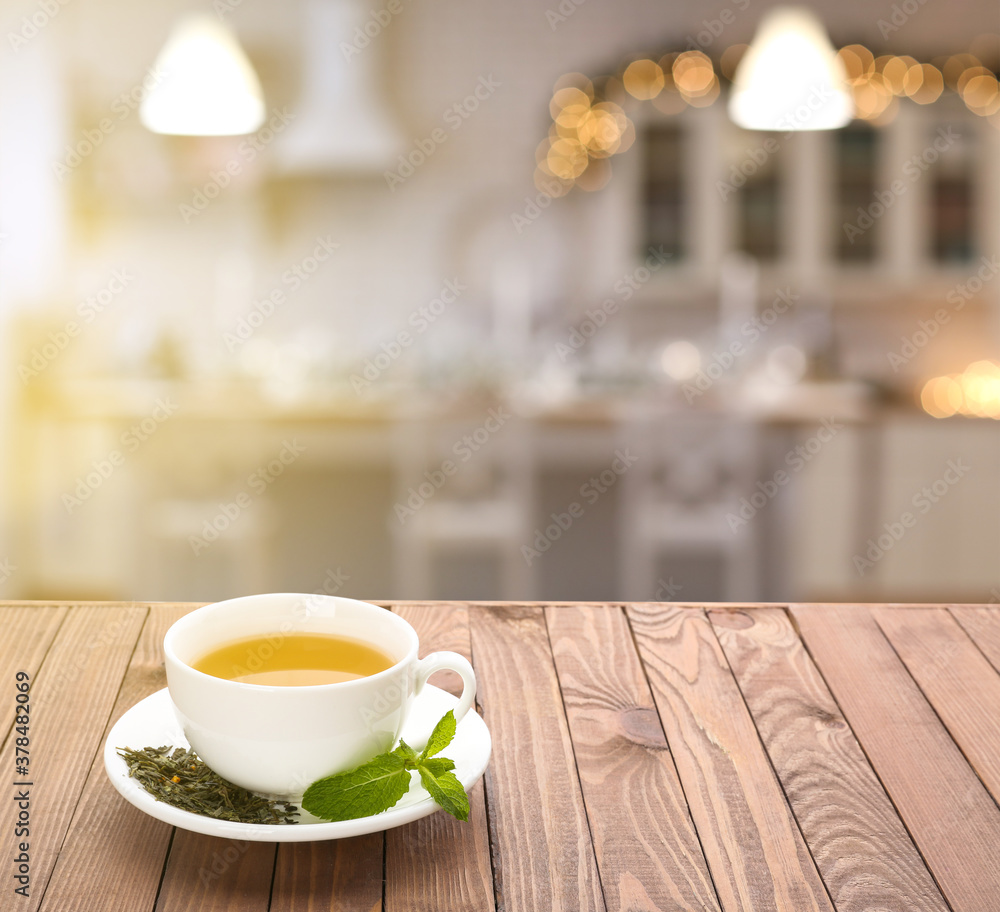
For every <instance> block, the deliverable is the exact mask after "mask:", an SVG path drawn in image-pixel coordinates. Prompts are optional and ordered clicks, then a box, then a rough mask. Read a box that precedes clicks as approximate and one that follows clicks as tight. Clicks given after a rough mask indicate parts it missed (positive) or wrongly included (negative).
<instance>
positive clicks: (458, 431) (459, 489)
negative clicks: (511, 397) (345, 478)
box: [388, 408, 536, 600]
mask: <svg viewBox="0 0 1000 912" xmlns="http://www.w3.org/2000/svg"><path fill="white" fill-rule="evenodd" d="M496 414H501V415H502V414H504V413H503V412H502V410H499V412H498V411H494V413H493V415H494V416H495V415H496ZM487 425H489V426H490V427H492V428H494V430H490V427H487ZM394 431H395V446H394V462H395V470H396V485H395V487H396V497H395V503H394V506H393V508H392V514H391V515H390V516H389V519H388V523H389V528H390V532H391V536H392V541H393V548H394V554H393V567H394V572H395V581H394V582H395V589H396V592H397V593H398V597H400V598H408V599H431V598H441V597H444V596H442V595H441V592H442V591H443V587H442V583H441V581H440V580H437V579H435V573H434V563H435V559H436V558H439V557H441V556H462V555H472V554H476V555H480V554H488V555H490V557H491V558H492V559H494V560H495V561H497V563H498V565H499V581H500V591H499V592H497V593H473V594H472V596H463V595H462V594H456V593H454V592H448V594H447V597H452V598H455V597H459V598H460V597H480V598H499V599H504V600H518V599H532V598H534V597H535V588H536V582H535V572H534V569H533V568H532V567H529V566H528V564H527V562H526V561H525V559H524V556H523V555H522V553H521V546H522V545H524V544H526V543H529V542H530V540H531V532H532V525H531V521H532V509H533V503H534V498H533V473H534V467H533V464H532V463H533V460H532V452H531V433H530V429H529V428H528V427H527V426H526V424H525V422H524V421H523V420H519V419H516V418H513V417H509V416H508V417H507V418H506V419H505V420H503V421H502V423H498V421H497V419H496V417H491V415H490V412H489V410H487V409H485V408H484V409H483V411H482V413H479V414H478V415H472V416H469V417H462V418H458V417H455V416H449V415H443V414H434V413H432V414H418V415H410V416H407V417H406V418H401V419H400V420H399V421H398V422H397V424H396V427H395V429H394Z"/></svg>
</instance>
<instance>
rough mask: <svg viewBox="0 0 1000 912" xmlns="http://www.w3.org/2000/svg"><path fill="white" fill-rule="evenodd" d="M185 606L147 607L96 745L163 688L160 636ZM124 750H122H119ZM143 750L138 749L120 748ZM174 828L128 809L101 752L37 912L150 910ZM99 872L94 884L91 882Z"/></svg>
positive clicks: (134, 911) (128, 911) (165, 680)
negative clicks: (122, 717)
mask: <svg viewBox="0 0 1000 912" xmlns="http://www.w3.org/2000/svg"><path fill="white" fill-rule="evenodd" d="M191 607H192V606H191V605H179V606H177V605H154V606H151V608H150V611H149V615H148V616H147V618H146V623H145V624H144V626H143V628H142V634H141V635H140V637H139V643H138V645H137V646H136V650H135V653H134V654H133V655H132V660H131V662H130V663H129V666H128V671H127V672H126V674H125V680H124V681H123V683H122V687H121V690H120V691H119V693H118V700H117V702H116V703H115V707H114V710H112V713H111V718H110V721H109V722H108V725H107V727H106V729H105V732H104V734H103V735H102V736H101V744H102V745H103V744H104V742H105V741H106V740H107V736H108V732H109V731H110V730H111V727H112V726H113V725H114V724H115V723H116V722H117V721H118V719H119V718H121V716H122V715H123V714H124V713H125V712H126V711H127V710H128V709H130V708H131V707H132V706H134V705H135V704H136V703H138V702H139V701H140V700H142V699H143V698H145V697H147V696H149V695H150V694H152V693H155V692H156V691H158V690H161V689H162V688H164V687H166V686H167V676H166V672H165V671H164V668H163V636H164V634H165V633H166V632H167V628H168V627H169V626H170V625H171V624H172V623H173V622H174V621H175V620H177V618H179V617H181V616H183V615H184V614H186V613H187V612H188V611H190V610H191ZM122 746H125V745H122ZM127 746H129V747H136V748H138V747H146V746H148V745H144V744H132V745H127ZM172 834H173V827H171V826H169V825H167V824H165V823H163V822H162V821H159V820H156V819H155V818H153V817H150V816H148V815H147V814H144V813H143V812H142V811H140V810H139V809H138V808H135V807H133V806H132V805H131V804H129V803H128V802H127V801H125V799H124V798H122V797H121V796H120V795H119V794H118V792H117V791H116V790H115V788H114V786H112V785H111V783H110V782H109V781H108V777H107V773H106V772H105V770H104V757H103V752H102V750H100V749H99V750H98V751H97V754H96V756H95V757H94V762H93V764H92V765H91V767H90V774H89V775H88V777H87V782H86V785H85V786H84V788H83V794H82V796H81V798H80V802H79V804H78V805H77V808H76V812H75V814H74V816H73V821H72V823H71V825H70V828H69V832H68V834H67V836H66V841H65V843H64V844H63V848H62V851H61V852H60V855H59V860H58V862H57V863H56V866H55V870H54V872H53V874H52V878H51V880H50V882H49V888H48V890H46V892H45V898H44V901H43V903H42V912H46V910H52V912H62V910H65V909H73V910H74V912H136V910H148V909H152V908H153V903H154V901H155V899H156V893H157V890H158V889H159V886H160V876H161V874H162V873H163V864H164V860H165V859H166V856H167V851H168V848H169V846H170V838H171V836H172ZM94 871H100V872H101V876H100V879H99V880H95V879H94V877H93V872H94Z"/></svg>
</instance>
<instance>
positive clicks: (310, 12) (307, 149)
mask: <svg viewBox="0 0 1000 912" xmlns="http://www.w3.org/2000/svg"><path fill="white" fill-rule="evenodd" d="M302 10H303V22H302V24H303V33H302V51H303V63H302V67H303V69H302V90H301V95H300V98H299V101H298V103H297V105H296V106H295V108H294V114H295V119H294V120H293V121H292V123H291V125H290V126H289V128H288V132H287V133H286V134H285V136H284V137H282V139H281V141H280V145H278V146H277V147H276V149H275V153H276V159H277V161H276V164H277V167H278V170H279V171H280V172H282V173H286V174H288V173H294V174H330V173H332V172H353V173H358V172H381V171H383V170H384V169H385V168H387V167H390V166H392V165H393V164H394V163H395V160H396V157H397V156H398V155H399V154H400V152H401V151H402V149H403V144H404V139H403V135H402V132H401V131H400V129H399V127H398V126H397V124H396V123H395V121H394V119H393V117H392V115H391V114H390V113H389V111H388V110H387V108H386V106H385V103H384V101H383V99H382V97H381V93H380V91H379V87H380V83H381V80H382V78H383V67H382V65H381V63H382V61H383V60H384V49H383V45H384V44H385V41H386V37H387V36H386V35H385V34H384V32H385V31H386V29H390V28H392V26H393V24H394V23H393V21H392V20H388V21H387V22H386V23H384V24H383V23H382V22H380V21H379V20H378V19H376V18H375V17H374V16H373V15H372V13H371V10H370V8H369V7H368V5H367V4H366V3H365V2H364V0H361V2H358V0H305V2H304V4H303V8H302Z"/></svg>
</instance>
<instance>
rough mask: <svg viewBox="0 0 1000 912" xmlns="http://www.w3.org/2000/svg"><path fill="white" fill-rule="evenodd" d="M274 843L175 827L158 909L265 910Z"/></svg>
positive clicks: (171, 911) (169, 911) (158, 911)
mask: <svg viewBox="0 0 1000 912" xmlns="http://www.w3.org/2000/svg"><path fill="white" fill-rule="evenodd" d="M276 848H277V846H276V845H275V843H273V842H249V841H247V840H245V839H220V838H219V837H217V836H204V835H202V834H201V833H192V832H190V831H189V830H181V829H176V830H175V831H174V840H173V842H172V843H171V846H170V856H169V858H168V859H167V865H166V868H165V869H164V871H163V884H162V886H161V888H160V895H159V897H158V899H157V901H156V912H267V908H268V905H269V903H270V898H271V878H272V875H273V873H274V855H275V849H276Z"/></svg>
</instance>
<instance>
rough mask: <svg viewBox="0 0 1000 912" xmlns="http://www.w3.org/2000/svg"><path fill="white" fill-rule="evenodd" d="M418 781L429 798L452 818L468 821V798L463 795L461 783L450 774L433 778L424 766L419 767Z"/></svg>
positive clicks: (463, 790)
mask: <svg viewBox="0 0 1000 912" xmlns="http://www.w3.org/2000/svg"><path fill="white" fill-rule="evenodd" d="M419 769H420V781H421V782H423V784H424V788H425V789H427V791H428V792H429V793H430V796H431V797H432V798H433V799H434V800H435V801H436V802H437V803H438V804H440V805H441V807H443V808H444V809H445V810H446V811H447V812H448V813H449V814H451V815H452V817H457V818H458V819H459V820H468V819H469V796H468V795H466V794H465V789H464V788H463V787H462V783H461V782H459V781H458V777H457V776H456V775H455V774H454V773H452V772H446V773H443V774H442V775H440V776H434V775H433V774H432V773H431V772H430V771H429V770H428V769H427V767H426V766H423V765H421V766H420V768H419Z"/></svg>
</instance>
